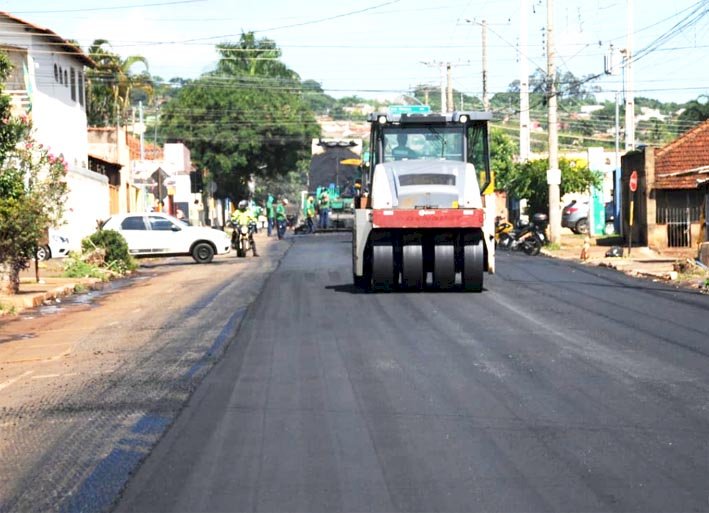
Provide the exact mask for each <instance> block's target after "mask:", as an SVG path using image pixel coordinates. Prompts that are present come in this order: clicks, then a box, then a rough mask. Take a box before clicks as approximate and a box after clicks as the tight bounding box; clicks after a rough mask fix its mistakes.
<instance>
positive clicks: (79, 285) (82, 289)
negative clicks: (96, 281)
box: [74, 283, 89, 294]
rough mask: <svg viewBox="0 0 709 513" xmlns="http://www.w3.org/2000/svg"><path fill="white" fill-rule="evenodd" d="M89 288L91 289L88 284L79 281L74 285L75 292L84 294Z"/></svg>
mask: <svg viewBox="0 0 709 513" xmlns="http://www.w3.org/2000/svg"><path fill="white" fill-rule="evenodd" d="M88 290H89V288H88V287H87V286H86V285H84V284H83V283H77V284H76V285H74V293H75V294H82V293H84V292H87V291H88Z"/></svg>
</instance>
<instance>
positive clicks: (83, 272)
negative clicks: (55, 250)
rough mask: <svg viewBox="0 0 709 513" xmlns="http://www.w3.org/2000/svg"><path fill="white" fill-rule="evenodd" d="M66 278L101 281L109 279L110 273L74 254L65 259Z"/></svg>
mask: <svg viewBox="0 0 709 513" xmlns="http://www.w3.org/2000/svg"><path fill="white" fill-rule="evenodd" d="M64 276H66V277H67V278H98V279H99V280H101V281H107V280H108V279H109V273H108V271H106V270H104V269H101V268H100V267H98V266H97V265H94V264H90V263H88V262H84V261H83V260H82V259H81V255H78V254H76V253H74V252H71V253H69V256H68V257H67V258H66V259H64Z"/></svg>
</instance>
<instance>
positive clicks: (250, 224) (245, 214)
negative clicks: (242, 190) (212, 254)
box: [231, 200, 259, 257]
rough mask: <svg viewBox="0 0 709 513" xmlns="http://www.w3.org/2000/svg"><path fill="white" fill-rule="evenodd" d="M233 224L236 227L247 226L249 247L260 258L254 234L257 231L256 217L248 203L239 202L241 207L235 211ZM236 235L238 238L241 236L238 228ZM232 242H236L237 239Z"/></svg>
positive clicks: (232, 219) (232, 216) (232, 217)
mask: <svg viewBox="0 0 709 513" xmlns="http://www.w3.org/2000/svg"><path fill="white" fill-rule="evenodd" d="M231 222H232V223H233V224H234V225H235V226H236V227H241V226H246V227H247V228H248V229H249V245H250V246H251V250H252V251H253V255H254V256H255V257H257V256H259V255H258V253H257V252H256V242H255V241H254V232H255V231H256V217H254V214H253V212H252V211H251V209H250V208H249V202H248V201H246V200H241V201H240V202H239V207H238V208H237V210H234V213H232V214H231ZM234 233H235V234H236V237H239V236H240V234H239V233H237V232H236V228H235V231H234ZM232 240H233V241H236V239H232Z"/></svg>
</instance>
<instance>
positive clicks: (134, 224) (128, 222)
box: [121, 216, 145, 230]
mask: <svg viewBox="0 0 709 513" xmlns="http://www.w3.org/2000/svg"><path fill="white" fill-rule="evenodd" d="M121 230H145V223H144V222H143V217H142V216H131V217H126V218H125V219H124V220H123V222H122V223H121Z"/></svg>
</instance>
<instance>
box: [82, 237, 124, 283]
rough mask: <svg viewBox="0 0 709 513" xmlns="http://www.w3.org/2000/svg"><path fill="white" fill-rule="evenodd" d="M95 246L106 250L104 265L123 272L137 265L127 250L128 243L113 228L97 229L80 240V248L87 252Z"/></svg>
mask: <svg viewBox="0 0 709 513" xmlns="http://www.w3.org/2000/svg"><path fill="white" fill-rule="evenodd" d="M96 248H103V249H105V250H106V256H105V262H106V267H108V268H110V269H112V270H114V271H116V272H119V273H121V274H123V273H125V271H127V270H132V269H135V268H136V267H137V264H136V262H135V259H134V258H133V257H132V256H131V254H130V252H129V251H128V243H127V242H126V240H125V238H123V235H121V234H120V233H118V232H117V231H115V230H98V231H96V232H94V233H92V234H91V235H89V236H88V237H85V238H84V239H83V240H82V241H81V249H82V250H83V251H84V252H85V253H87V252H90V251H92V250H94V249H96Z"/></svg>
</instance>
